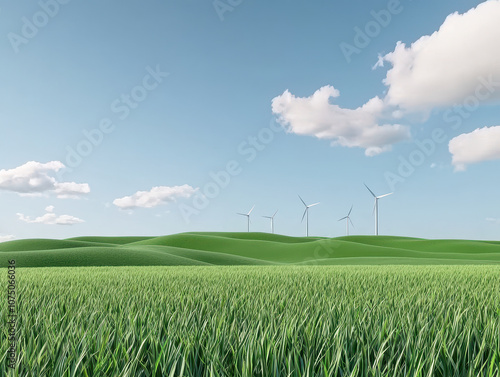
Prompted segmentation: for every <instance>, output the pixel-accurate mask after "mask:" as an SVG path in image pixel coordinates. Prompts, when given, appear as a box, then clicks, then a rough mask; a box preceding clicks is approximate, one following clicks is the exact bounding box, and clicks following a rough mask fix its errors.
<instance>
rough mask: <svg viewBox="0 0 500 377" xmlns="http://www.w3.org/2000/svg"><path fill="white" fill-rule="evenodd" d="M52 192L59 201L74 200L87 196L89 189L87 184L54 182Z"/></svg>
mask: <svg viewBox="0 0 500 377" xmlns="http://www.w3.org/2000/svg"><path fill="white" fill-rule="evenodd" d="M54 192H55V193H56V195H57V197H58V198H61V199H67V198H70V199H76V198H79V197H80V196H82V195H84V194H88V193H89V192H90V187H89V185H88V183H75V182H56V184H55V190H54Z"/></svg>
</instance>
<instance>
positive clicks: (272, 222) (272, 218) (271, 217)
mask: <svg viewBox="0 0 500 377" xmlns="http://www.w3.org/2000/svg"><path fill="white" fill-rule="evenodd" d="M277 213H278V210H276V212H274V215H272V216H262V217H265V218H266V219H271V233H273V234H274V216H276V214H277Z"/></svg>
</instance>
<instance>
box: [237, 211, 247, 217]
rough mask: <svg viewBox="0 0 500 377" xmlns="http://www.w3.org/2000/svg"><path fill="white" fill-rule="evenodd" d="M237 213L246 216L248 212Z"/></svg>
mask: <svg viewBox="0 0 500 377" xmlns="http://www.w3.org/2000/svg"><path fill="white" fill-rule="evenodd" d="M237 215H241V216H246V215H247V214H246V213H239V212H238V213H237Z"/></svg>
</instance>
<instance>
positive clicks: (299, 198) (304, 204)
mask: <svg viewBox="0 0 500 377" xmlns="http://www.w3.org/2000/svg"><path fill="white" fill-rule="evenodd" d="M299 199H300V201H301V202H302V204H304V205H305V206H306V207H307V204H306V202H304V200H303V199H302V198H301V197H300V195H299Z"/></svg>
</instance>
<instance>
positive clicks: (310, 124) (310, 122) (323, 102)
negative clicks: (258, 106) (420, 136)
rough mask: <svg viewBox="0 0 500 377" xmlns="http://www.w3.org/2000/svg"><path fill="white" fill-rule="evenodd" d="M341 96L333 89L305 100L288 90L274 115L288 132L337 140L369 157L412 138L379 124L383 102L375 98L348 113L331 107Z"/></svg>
mask: <svg viewBox="0 0 500 377" xmlns="http://www.w3.org/2000/svg"><path fill="white" fill-rule="evenodd" d="M339 95H340V93H339V91H338V90H337V89H335V88H334V87H333V86H329V85H328V86H324V87H322V88H320V89H318V90H317V91H316V92H315V93H314V94H313V95H312V96H310V97H305V98H301V97H295V96H294V95H293V94H291V93H290V92H289V91H288V90H286V91H285V92H284V93H283V94H282V95H280V96H278V97H275V98H274V99H273V101H272V111H273V113H274V114H276V115H277V116H278V121H279V122H280V123H281V124H282V125H283V126H287V127H288V132H292V133H295V134H297V135H309V136H315V137H317V138H319V139H329V140H333V143H332V144H333V145H341V146H345V147H359V148H364V149H365V154H366V155H367V156H374V155H377V154H379V153H382V152H385V151H388V150H390V149H391V147H392V144H394V143H397V142H399V141H402V140H405V139H409V138H410V131H409V128H408V127H406V126H402V125H400V124H383V125H379V124H377V123H378V119H380V118H382V117H383V113H384V110H385V106H384V103H383V101H382V100H381V99H380V98H378V97H375V98H372V99H371V100H369V101H368V102H367V103H365V104H364V105H363V106H361V107H358V108H357V109H344V108H341V107H340V106H338V105H335V104H332V103H331V99H332V98H336V97H338V96H339Z"/></svg>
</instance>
